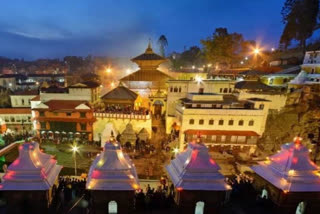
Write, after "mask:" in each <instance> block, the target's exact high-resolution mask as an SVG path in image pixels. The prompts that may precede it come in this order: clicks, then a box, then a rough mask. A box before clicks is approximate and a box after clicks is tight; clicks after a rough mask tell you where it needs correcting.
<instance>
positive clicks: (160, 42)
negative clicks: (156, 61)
mask: <svg viewBox="0 0 320 214" xmlns="http://www.w3.org/2000/svg"><path fill="white" fill-rule="evenodd" d="M158 45H159V49H160V55H161V56H162V57H165V56H166V53H165V49H166V47H167V46H168V40H167V38H166V36H165V35H161V36H160V37H159V39H158Z"/></svg>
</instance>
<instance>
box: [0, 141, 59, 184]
mask: <svg viewBox="0 0 320 214" xmlns="http://www.w3.org/2000/svg"><path fill="white" fill-rule="evenodd" d="M61 168H62V166H59V165H57V161H56V160H54V159H53V158H52V156H51V155H48V154H45V153H42V152H41V151H40V150H39V144H38V143H35V142H31V143H24V144H22V145H21V146H19V157H18V158H17V159H16V160H15V161H14V162H13V163H12V164H11V165H10V166H9V167H8V170H7V172H6V173H5V175H4V176H3V182H2V183H1V184H0V189H1V190H48V189H50V188H51V187H52V186H53V184H54V182H55V181H56V179H57V177H58V175H59V173H60V171H61Z"/></svg>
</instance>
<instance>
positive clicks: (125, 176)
mask: <svg viewBox="0 0 320 214" xmlns="http://www.w3.org/2000/svg"><path fill="white" fill-rule="evenodd" d="M86 188H87V189H90V190H135V189H138V188H139V181H138V177H137V173H136V169H135V166H134V164H133V163H132V161H131V160H130V158H129V157H128V156H127V155H124V154H123V152H122V149H121V146H120V145H119V143H117V142H107V143H105V145H104V151H103V152H101V154H100V155H98V156H97V157H96V158H95V160H94V161H93V163H92V165H91V167H90V170H89V175H88V180H87V184H86Z"/></svg>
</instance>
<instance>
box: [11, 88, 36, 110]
mask: <svg viewBox="0 0 320 214" xmlns="http://www.w3.org/2000/svg"><path fill="white" fill-rule="evenodd" d="M38 94H39V91H38V90H23V91H15V92H13V94H11V95H10V101H11V106H12V107H13V108H19V107H22V108H26V107H31V100H32V99H33V98H34V97H36V96H37V95H38Z"/></svg>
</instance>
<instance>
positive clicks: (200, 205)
mask: <svg viewBox="0 0 320 214" xmlns="http://www.w3.org/2000/svg"><path fill="white" fill-rule="evenodd" d="M203 213H204V202H203V201H198V202H197V203H196V209H195V211H194V214H203Z"/></svg>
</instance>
